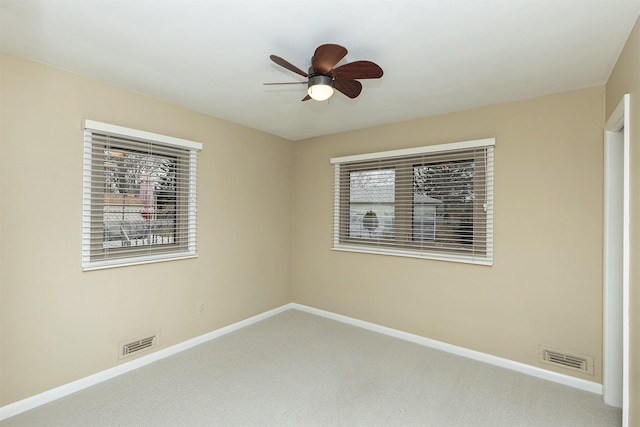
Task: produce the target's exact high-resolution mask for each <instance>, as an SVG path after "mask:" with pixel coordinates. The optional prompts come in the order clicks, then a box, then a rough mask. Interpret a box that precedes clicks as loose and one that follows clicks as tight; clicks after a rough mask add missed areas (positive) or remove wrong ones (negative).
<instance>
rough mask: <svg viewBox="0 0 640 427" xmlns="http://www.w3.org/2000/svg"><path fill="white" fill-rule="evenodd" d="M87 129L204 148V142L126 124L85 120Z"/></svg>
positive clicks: (84, 126)
mask: <svg viewBox="0 0 640 427" xmlns="http://www.w3.org/2000/svg"><path fill="white" fill-rule="evenodd" d="M82 129H85V130H97V131H100V132H108V133H112V134H118V135H122V136H128V137H133V138H138V139H145V140H149V141H154V142H159V143H162V144H167V145H173V146H178V147H184V148H189V149H191V150H202V144H201V143H199V142H195V141H190V140H188V139H181V138H174V137H173V136H167V135H160V134H157V133H152V132H147V131H144V130H138V129H131V128H127V127H124V126H116V125H112V124H109V123H102V122H96V121H95V120H85V121H84V124H83V126H82Z"/></svg>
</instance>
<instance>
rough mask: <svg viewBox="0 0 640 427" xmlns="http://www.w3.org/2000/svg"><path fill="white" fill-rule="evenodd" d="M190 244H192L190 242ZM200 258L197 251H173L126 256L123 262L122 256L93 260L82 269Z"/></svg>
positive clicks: (90, 269)
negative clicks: (134, 256)
mask: <svg viewBox="0 0 640 427" xmlns="http://www.w3.org/2000/svg"><path fill="white" fill-rule="evenodd" d="M190 246H192V245H191V244H190ZM189 258H198V254H196V253H195V251H188V252H182V253H177V252H176V253H171V254H162V255H147V256H141V257H136V258H125V261H124V262H123V259H122V258H117V259H112V260H108V261H92V262H91V263H87V264H84V263H83V267H82V271H93V270H104V269H106V268H116V267H129V266H132V265H142V264H153V263H155V262H165V261H176V260H180V259H189Z"/></svg>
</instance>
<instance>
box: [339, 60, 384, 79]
mask: <svg viewBox="0 0 640 427" xmlns="http://www.w3.org/2000/svg"><path fill="white" fill-rule="evenodd" d="M332 73H333V77H334V78H336V79H379V78H380V77H382V74H383V71H382V68H380V66H379V65H378V64H376V63H373V62H371V61H355V62H350V63H348V64H344V65H341V66H339V67H338V68H336V69H334V70H333V71H332Z"/></svg>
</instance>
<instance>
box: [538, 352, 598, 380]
mask: <svg viewBox="0 0 640 427" xmlns="http://www.w3.org/2000/svg"><path fill="white" fill-rule="evenodd" d="M538 359H539V360H540V361H541V362H543V363H547V364H549V365H554V366H559V367H561V368H565V369H571V370H572V371H578V372H582V373H585V374H590V375H593V357H591V356H584V355H581V354H570V353H567V352H566V351H564V350H557V349H554V348H549V347H545V346H540V347H539V351H538Z"/></svg>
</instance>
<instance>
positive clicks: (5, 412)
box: [0, 304, 292, 421]
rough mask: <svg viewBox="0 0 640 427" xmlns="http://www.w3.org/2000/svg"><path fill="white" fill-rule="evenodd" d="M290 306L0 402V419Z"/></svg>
mask: <svg viewBox="0 0 640 427" xmlns="http://www.w3.org/2000/svg"><path fill="white" fill-rule="evenodd" d="M291 308H292V305H291V304H285V305H283V306H281V307H278V308H275V309H273V310H270V311H266V312H264V313H261V314H258V315H256V316H253V317H250V318H248V319H245V320H241V321H239V322H237V323H233V324H231V325H228V326H225V327H223V328H220V329H216V330H215V331H212V332H208V333H206V334H204V335H200V336H198V337H195V338H192V339H190V340H187V341H184V342H181V343H180V344H176V345H173V346H171V347H167V348H164V349H162V350H158V351H156V352H154V353H150V354H148V355H146V356H141V357H139V358H137V359H134V360H132V361H130V362H126V363H123V364H122V365H118V366H115V367H113V368H110V369H106V370H104V371H101V372H98V373H95V374H93V375H89V376H88V377H84V378H81V379H79V380H76V381H73V382H70V383H68V384H64V385H61V386H60V387H56V388H54V389H51V390H47V391H45V392H42V393H40V394H36V395H35V396H31V397H28V398H26V399H23V400H19V401H17V402H14V403H11V404H9V405H6V406H3V407H1V408H0V421H2V420H4V419H7V418H9V417H13V416H14V415H18V414H20V413H22V412H25V411H28V410H29V409H33V408H35V407H38V406H40V405H44V404H45V403H49V402H53V401H54V400H57V399H60V398H62V397H65V396H68V395H70V394H72V393H75V392H77V391H80V390H83V389H85V388H88V387H91V386H94V385H96V384H99V383H101V382H103V381H107V380H110V379H112V378H115V377H117V376H119V375H122V374H126V373H127V372H130V371H133V370H134V369H138V368H141V367H143V366H145V365H148V364H150V363H153V362H156V361H158V360H160V359H164V358H165V357H169V356H172V355H174V354H176V353H180V352H181V351H184V350H187V349H189V348H191V347H194V346H196V345H198V344H202V343H205V342H207V341H210V340H212V339H215V338H218V337H220V336H222V335H226V334H228V333H230V332H234V331H237V330H238V329H242V328H244V327H246V326H249V325H252V324H254V323H257V322H260V321H261V320H264V319H267V318H269V317H271V316H275V315H276V314H279V313H282V312H283V311H287V310H289V309H291Z"/></svg>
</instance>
